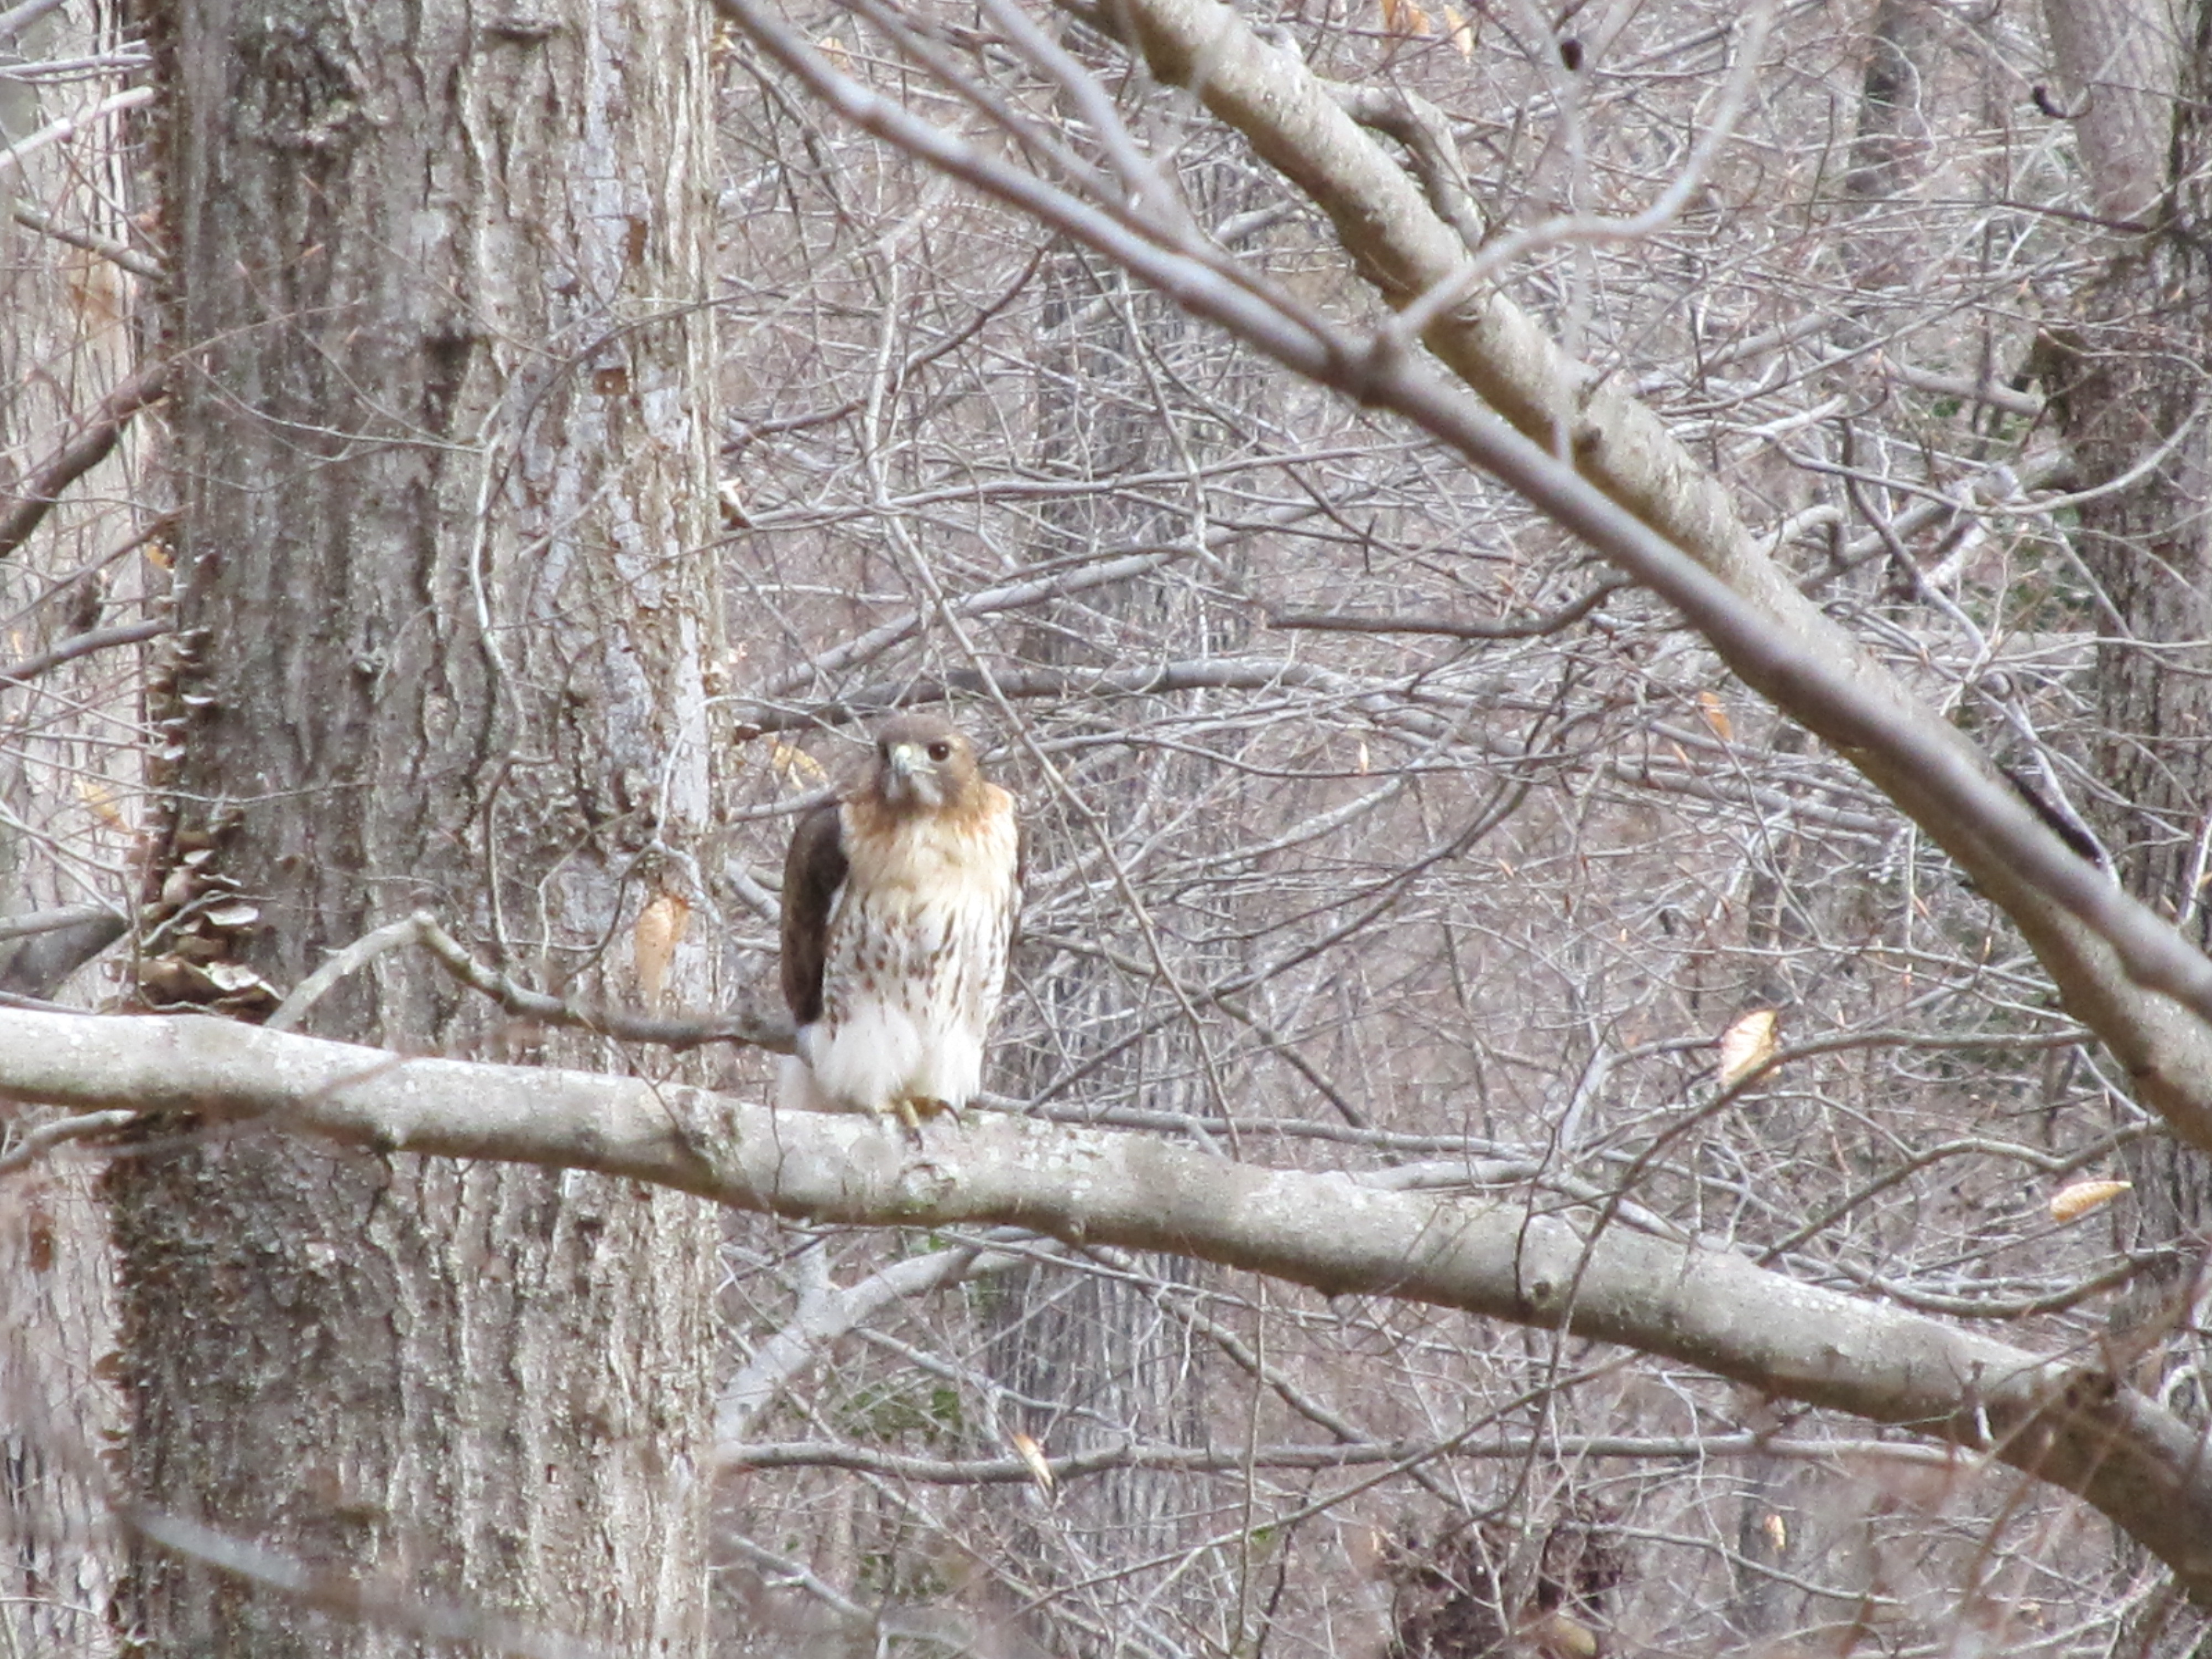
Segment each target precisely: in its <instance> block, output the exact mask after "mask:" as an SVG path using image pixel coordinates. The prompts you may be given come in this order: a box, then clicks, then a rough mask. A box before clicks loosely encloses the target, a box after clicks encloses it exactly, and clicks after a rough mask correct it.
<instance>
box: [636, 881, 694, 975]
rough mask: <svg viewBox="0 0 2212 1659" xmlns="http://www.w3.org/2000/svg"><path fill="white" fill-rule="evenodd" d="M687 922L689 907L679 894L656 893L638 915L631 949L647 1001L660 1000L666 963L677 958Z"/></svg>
mask: <svg viewBox="0 0 2212 1659" xmlns="http://www.w3.org/2000/svg"><path fill="white" fill-rule="evenodd" d="M690 920H691V906H690V903H689V902H687V901H686V900H685V899H684V897H683V896H682V895H681V894H678V893H670V892H659V893H655V894H654V895H653V898H652V900H651V902H648V903H647V905H646V907H645V908H643V909H642V910H641V911H639V912H638V913H637V927H636V928H635V931H634V933H632V936H631V948H632V951H633V953H634V955H635V958H636V961H637V979H638V983H639V984H640V985H641V986H642V987H644V988H645V1000H647V1002H659V1000H660V987H661V986H662V985H664V984H665V983H666V981H667V979H668V966H669V963H671V962H673V961H674V960H675V959H676V947H677V945H678V944H679V943H681V942H682V940H683V938H684V927H685V926H686V925H687V924H688V923H689V922H690Z"/></svg>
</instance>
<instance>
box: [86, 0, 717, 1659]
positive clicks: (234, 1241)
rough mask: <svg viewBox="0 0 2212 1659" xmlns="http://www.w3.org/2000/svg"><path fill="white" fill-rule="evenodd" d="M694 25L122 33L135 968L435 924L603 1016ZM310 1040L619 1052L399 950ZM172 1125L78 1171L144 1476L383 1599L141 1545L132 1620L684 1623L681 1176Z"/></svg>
mask: <svg viewBox="0 0 2212 1659" xmlns="http://www.w3.org/2000/svg"><path fill="white" fill-rule="evenodd" d="M156 25H157V27H156V31H155V44H156V46H157V50H158V52H159V53H160V63H161V71H162V74H163V76H164V80H165V83H166V87H167V91H168V95H169V100H170V102H169V110H170V120H169V125H168V128H167V138H166V149H165V152H164V154H163V156H162V158H161V167H162V186H163V193H164V201H165V205H166V211H167V240H168V242H169V245H170V247H171V250H172V258H173V262H174V265H173V269H174V292H173V307H172V311H171V315H170V328H171V333H172V338H173V344H174V346H175V348H176V349H178V350H179V352H180V353H181V354H182V355H183V357H184V361H185V362H188V363H189V364H190V366H191V372H190V373H188V374H184V375H182V376H180V385H179V391H178V394H177V399H176V406H175V409H174V414H173V420H174V431H175V441H176V450H177V471H178V475H179V479H180V481H181V483H180V489H181V493H182V496H183V501H182V504H181V506H182V534H181V544H180V547H179V558H178V564H177V575H176V581H177V609H178V620H179V624H180V626H181V627H182V628H184V629H186V630H188V631H187V633H186V634H185V640H186V641H187V642H188V644H189V646H190V647H191V656H190V657H189V658H188V659H187V660H186V661H185V665H183V667H182V668H181V669H180V671H179V673H178V674H177V676H176V677H175V681H174V684H173V686H171V687H168V688H166V695H165V696H162V697H158V698H157V702H156V704H155V708H154V709H153V711H152V712H153V714H155V717H156V718H158V719H161V720H165V721H166V722H167V727H166V729H167V731H168V732H170V733H171V734H172V743H171V747H170V756H171V758H172V759H173V767H172V768H171V769H170V770H169V772H168V773H167V775H165V776H164V778H163V779H162V780H161V781H162V782H164V783H165V784H167V785H168V786H170V787H171V789H172V793H171V794H170V796H169V803H170V805H169V812H168V816H167V821H166V822H165V823H163V824H162V825H161V845H160V849H159V854H158V856H157V860H156V863H157V867H156V868H155V871H154V873H153V875H152V877H151V878H150V879H149V906H150V908H149V915H150V917H151V919H152V921H153V927H152V929H151V931H150V932H149V938H148V939H147V941H146V944H145V947H144V969H143V989H144V991H145V993H146V994H147V996H148V998H149V1000H155V1001H188V1002H197V1003H201V1004H205V1005H209V1006H214V1007H216V1008H219V1009H224V1010H234V1011H238V1012H246V1013H249V1014H252V1013H258V1012H264V1011H265V1010H266V1009H267V1007H268V1006H270V1000H271V998H272V996H273V995H274V994H281V993H283V992H285V991H289V989H291V988H292V987H295V986H296V985H298V983H299V982H300V981H301V980H302V979H303V978H305V977H306V976H307V975H308V974H309V973H311V972H312V971H313V970H314V969H317V968H319V967H320V966H321V965H323V963H325V960H326V958H327V957H329V955H330V953H331V951H335V950H337V949H340V948H342V947H343V946H344V945H348V944H350V943H351V942H353V941H354V940H356V939H358V938H360V937H361V936H362V934H364V933H368V932H369V931H370V930H371V929H373V928H374V927H377V926H379V925H380V924H381V923H384V922H387V921H391V920H392V919H394V918H395V917H398V916H401V915H405V914H406V913H408V912H409V911H410V910H411V909H413V908H416V907H418V906H427V907H428V908H430V909H432V910H433V911H435V913H436V914H437V915H439V916H440V917H441V919H442V920H443V921H444V922H445V923H446V925H447V927H449V928H450V929H452V930H453V931H454V932H455V933H457V934H459V935H460V936H463V937H464V938H465V939H468V940H469V941H470V942H471V945H473V947H474V948H475V949H476V950H477V952H478V953H479V954H480V955H482V956H485V957H492V958H495V959H497V960H499V961H501V962H502V963H504V964H506V965H507V967H508V968H509V969H511V970H513V971H515V972H517V973H518V974H520V975H524V976H526V977H528V978H531V979H533V980H536V981H538V982H540V983H542V984H544V985H546V986H547V987H549V988H552V989H555V990H569V989H574V988H578V987H582V988H585V989H586V992H587V994H606V995H611V996H618V997H619V996H629V997H631V998H635V994H636V990H635V987H636V985H637V983H638V979H639V974H638V973H634V972H631V971H628V970H621V971H616V970H614V963H613V962H612V961H611V955H610V953H611V948H612V947H613V946H614V945H616V944H617V942H621V943H623V944H625V945H626V944H627V941H628V940H629V937H630V935H629V932H628V925H629V924H630V923H631V922H632V921H634V920H635V917H636V916H637V915H638V913H639V911H640V909H641V906H642V905H643V904H644V903H646V902H649V901H651V900H653V898H654V897H655V896H656V894H657V893H658V892H659V890H662V889H663V888H665V889H666V890H669V891H670V892H671V894H672V895H673V896H675V897H677V898H690V897H696V896H697V895H696V893H691V892H689V891H686V890H684V888H685V886H686V884H685V883H684V881H683V879H682V875H683V872H684V870H685V869H687V868H688V865H687V863H686V860H685V857H684V854H685V853H686V850H687V848H688V847H689V845H690V842H692V841H693V840H694V838H695V837H696V836H697V835H698V834H699V833H700V831H701V830H702V827H703V825H704V823H705V819H706V816H707V811H708V746H707V743H706V720H705V715H704V703H703V695H702V687H701V667H702V659H704V657H705V656H706V655H707V653H708V652H710V651H711V649H712V647H713V643H714V634H715V629H716V621H715V618H716V614H717V612H716V606H715V598H714V583H713V580H712V572H711V567H710V563H709V560H708V555H707V554H706V553H705V552H704V551H703V550H702V549H703V544H704V543H705V541H706V539H707V537H706V527H705V525H704V522H703V520H702V505H703V504H705V503H708V502H710V501H711V500H712V491H711V488H710V485H709V473H708V424H709V423H708V416H707V413H706V410H705V409H704V408H703V406H702V405H703V404H704V402H705V399H706V398H707V395H708V394H707V388H708V384H709V382H708V373H709V368H710V365H711V362H712V340H711V331H710V328H709V325H708V314H709V313H707V312H706V311H705V310H704V309H702V307H701V306H700V304H699V302H700V301H702V299H703V297H704V295H705V294H706V292H707V251H708V230H709V206H710V203H709V200H708V196H707V189H708V179H709V176H710V175H709V173H708V143H709V137H710V134H709V130H708V120H707V99H706V88H705V68H706V61H707V60H706V50H705V46H706V43H705V40H704V39H703V33H704V31H703V27H702V11H701V9H699V8H697V7H696V6H692V5H690V4H688V3H685V0H640V3H634V4H632V5H629V6H627V7H624V8H622V9H620V10H618V11H612V10H606V9H597V8H592V7H590V6H586V5H584V4H582V3H580V0H564V3H549V4H548V5H546V6H544V7H541V8H538V9H532V10H531V11H529V12H528V13H527V15H522V14H512V15H510V14H508V13H505V12H501V13H499V14H497V15H489V14H486V15H478V14H477V13H476V12H475V11H474V10H473V9H471V8H467V7H463V6H459V5H456V4H453V3H450V0H413V3H409V4H404V5H396V6H379V5H369V4H362V3H349V0H276V3H275V4H272V5H269V6H264V7H257V8H252V9H236V8H234V7H232V6H231V5H229V4H228V3H227V0H179V3H178V4H177V5H175V6H174V7H173V8H170V9H166V10H164V11H163V12H162V13H161V15H159V17H158V19H157V20H156ZM695 967H696V964H695V963H692V962H690V961H689V960H688V959H686V958H684V957H678V961H677V972H678V978H677V980H676V981H675V982H676V983H677V984H678V985H679V986H680V987H682V989H683V992H684V995H685V996H686V997H687V999H694V1000H696V999H697V998H699V997H700V996H702V994H703V993H702V987H701V986H700V985H698V984H697V983H696V982H694V981H696V974H695V973H694V972H693V969H694V968H695ZM640 970H641V972H642V973H643V974H644V976H645V977H646V978H647V980H648V981H650V980H653V979H655V978H657V975H653V974H652V973H651V971H650V970H649V969H644V967H643V965H642V964H640ZM308 1023H309V1026H310V1028H311V1029H314V1030H319V1031H320V1032H322V1033H323V1034H325V1035H329V1036H343V1037H348V1038H353V1039H357V1040H362V1041H367V1042H376V1043H380V1044H383V1045H386V1046H388V1047H391V1048H397V1049H399V1050H401V1051H403V1052H405V1051H412V1052H418V1053H420V1052H432V1051H435V1052H439V1053H445V1054H459V1055H468V1056H474V1057H483V1058H505V1059H518V1060H525V1059H526V1060H554V1061H559V1062H562V1063H567V1064H592V1063H598V1064H607V1063H610V1062H613V1061H616V1060H617V1059H618V1058H619V1057H618V1056H617V1055H616V1054H613V1053H612V1052H611V1048H609V1047H608V1046H607V1045H601V1044H598V1043H595V1042H589V1041H584V1040H574V1039H570V1040H559V1041H556V1040H554V1039H552V1038H550V1037H549V1036H546V1035H545V1034H544V1033H542V1032H538V1031H534V1030H518V1029H516V1028H514V1027H513V1026H512V1025H508V1024H502V1023H501V1022H500V1021H498V1020H497V1019H495V1018H493V1017H492V1016H491V1015H489V1013H487V1012H486V1005H485V1004H483V1001H482V1000H480V999H477V998H475V997H474V996H473V994H468V993H464V992H462V991H460V990H459V989H458V988H457V987H455V986H454V985H453V984H452V983H451V982H450V981H447V979H445V978H444V977H443V976H442V975H441V974H440V973H439V972H438V971H437V970H436V969H435V967H433V966H432V965H431V964H429V963H428V962H427V960H426V959H424V958H422V957H420V956H419V955H417V954H416V953H414V952H411V951H399V952H390V953H386V954H385V955H383V956H381V957H377V958H376V959H375V960H374V962H373V963H369V964H368V965H366V966H365V967H362V968H360V969H357V970H356V971H355V972H354V973H353V974H351V975H349V977H348V978H346V979H345V980H344V981H343V982H342V983H341V984H340V986H339V987H337V989H336V990H334V991H333V992H332V993H331V994H330V995H329V996H328V997H327V998H325V1000H323V1001H321V1002H320V1003H319V1004H317V1005H316V1006H314V1008H313V1012H312V1013H311V1014H310V1015H309V1021H308ZM173 1127H175V1128H176V1129H177V1130H179V1132H180V1133H176V1134H174V1135H173V1136H170V1137H166V1138H161V1139H155V1140H153V1141H151V1142H150V1143H149V1146H147V1147H146V1148H145V1149H144V1152H143V1156H141V1157H139V1158H135V1159H130V1160H125V1161H124V1162H123V1163H122V1164H119V1166H118V1169H117V1170H116V1172H115V1175H114V1176H113V1178H112V1189H113V1194H114V1200H115V1206H116V1215H117V1228H118V1237H119V1240H120V1243H121V1247H122V1250H123V1279H124V1284H123V1294H124V1301H125V1325H126V1328H125V1344H124V1358H125V1375H126V1377H127V1383H128V1387H129V1389H130V1392H131V1408H132V1422H131V1438H130V1443H129V1456H128V1485H129V1491H130V1493H131V1498H132V1499H133V1500H134V1502H135V1503H137V1504H138V1505H140V1506H142V1510H143V1511H144V1512H146V1513H149V1514H150V1515H153V1516H160V1517H164V1518H166V1519H167V1520H168V1521H170V1522H178V1521H182V1522H197V1523H200V1524H202V1525H204V1526H205V1527H206V1528H211V1529H214V1530H216V1531H218V1532H221V1533H223V1534H232V1535H235V1536H238V1537H240V1538H243V1539H246V1540H248V1541H252V1542H254V1543H257V1544H258V1545H260V1546H262V1547H264V1548H266V1549H270V1550H272V1551H274V1552H276V1553H277V1554H278V1555H279V1556H280V1557H283V1558H289V1559H294V1560H295V1561H296V1562H298V1563H299V1564H300V1565H303V1566H305V1567H307V1569H309V1570H311V1571H316V1572H320V1573H330V1574H337V1575H340V1576H342V1577H350V1576H353V1575H373V1576H374V1579H375V1580H376V1582H377V1583H378V1584H379V1585H380V1586H382V1587H385V1588H386V1589H390V1590H393V1591H395V1592H396V1595H397V1600H396V1601H395V1602H394V1604H393V1605H394V1606H395V1607H397V1608H398V1613H397V1615H396V1617H394V1618H391V1619H387V1620H385V1621H384V1625H383V1626H382V1627H376V1626H372V1625H370V1624H368V1623H353V1622H341V1621H339V1620H336V1619H334V1618H333V1617H331V1615H329V1614H326V1613H308V1612H306V1611H304V1610H302V1608H301V1607H299V1606H298V1605H297V1604H295V1603H293V1602H290V1601H286V1600H284V1599H282V1598H281V1597H279V1596H278V1595H275V1594H273V1593H271V1592H270V1591H268V1590H265V1589H258V1588H255V1587H252V1586H250V1585H248V1584H247V1583H244V1582H241V1581H240V1580H239V1579H237V1578H235V1577H225V1576H224V1575H223V1574H222V1572H220V1571H216V1569H215V1568H213V1567H212V1566H210V1565H208V1564H206V1563H205V1562H204V1561H203V1560H201V1559H196V1558H194V1557H193V1556H192V1555H191V1554H190V1553H175V1552H173V1551H165V1550H161V1549H156V1548H155V1547H153V1546H152V1545H151V1544H150V1543H148V1544H145V1545H143V1546H142V1547H141V1549H140V1551H139V1553H138V1554H137V1559H136V1560H135V1562H134V1565H133V1571H132V1577H131V1583H130V1584H129V1586H128V1589H127V1593H126V1595H125V1601H124V1606H123V1608H122V1614H123V1617H124V1618H125V1620H127V1622H128V1625H129V1626H131V1627H132V1628H135V1629H137V1630H139V1631H141V1632H143V1641H144V1643H145V1645H146V1647H147V1648H148V1650H151V1651H155V1652H162V1653H178V1654H185V1653H193V1654H200V1653H240V1654H246V1653H251V1654H253V1655H255V1656H257V1659H268V1656H276V1655H287V1654H301V1655H305V1654H309V1653H313V1654H316V1655H324V1654H329V1653H335V1652H345V1653H356V1652H358V1653H387V1652H411V1651H415V1650H416V1642H415V1641H414V1639H413V1638H411V1637H410V1636H409V1635H407V1634H406V1633H405V1630H404V1626H406V1625H407V1624H408V1623H409V1622H410V1618H411V1616H412V1615H411V1614H410V1611H409V1610H410V1608H411V1609H413V1610H414V1611H415V1612H416V1613H419V1612H420V1611H421V1609H422V1607H423V1606H425V1605H428V1604H429V1603H434V1602H435V1603H446V1604H453V1603H459V1605H460V1606H461V1607H463V1608H464V1609H467V1610H470V1611H469V1612H468V1613H466V1615H465V1616H470V1617H474V1616H477V1614H478V1613H482V1614H484V1615H499V1616H505V1617H509V1618H514V1619H518V1620H521V1621H523V1622H524V1623H526V1624H527V1625H530V1626H535V1627H538V1628H543V1629H551V1630H556V1631H560V1632H567V1633H568V1634H571V1635H574V1636H576V1637H580V1638H586V1639H588V1640H591V1641H595V1642H599V1643H602V1644H605V1645H606V1646H607V1647H608V1648H609V1649H611V1650H618V1651H622V1652H626V1653H641V1652H654V1653H683V1652H696V1651H698V1650H700V1649H701V1646H702V1635H703V1630H704V1619H703V1613H704V1607H703V1602H704V1592H705V1583H706V1571H705V1568H706V1562H705V1558H704V1549H703V1536H704V1534H703V1514H702V1504H701V1499H702V1498H703V1495H704V1494H703V1492H702V1490H701V1487H700V1484H699V1482H698V1481H697V1480H696V1476H695V1473H694V1471H695V1468H696V1458H697V1456H698V1455H699V1454H700V1450H701V1448H702V1440H703V1437H704V1435H705V1433H706V1432H707V1409H708V1398H709V1393H708V1390H709V1383H710V1377H709V1364H710V1359H711V1347H712V1345H711V1332H712V1326H711V1323H710V1296H711V1291H712V1287H713V1284H714V1273H713V1261H714V1243H715V1237H716V1228H715V1222H714V1212H713V1211H712V1209H711V1208H710V1207H708V1206H703V1205H702V1204H700V1203H698V1202H696V1201H695V1200H689V1199H684V1198H681V1197H678V1196H676V1195H673V1194H668V1193H665V1192H657V1191H648V1190H647V1189H645V1188H639V1187H636V1186H634V1185H632V1184H630V1183H626V1182H612V1181H608V1180H605V1179H601V1178H596V1177H593V1178H581V1177H576V1176H566V1177H563V1176H556V1175H553V1174H550V1173H545V1172H540V1171H538V1170H529V1169H523V1168H516V1167H508V1166H495V1165H471V1164H454V1163H451V1162H440V1161H435V1160H425V1159H419V1158H410V1157H405V1156H392V1157H374V1156H367V1155H355V1154H350V1153H345V1152H325V1151H320V1150H314V1149H309V1148H307V1147H304V1146H301V1145H299V1144H297V1143H295V1142H287V1141H283V1140H279V1139H276V1138H275V1137H262V1136H259V1135H255V1134H251V1133H247V1134H241V1135H238V1136H235V1137H232V1138H228V1139H204V1138H201V1137H199V1136H197V1135H195V1134H193V1133H191V1130H190V1126H189V1124H179V1125H175V1126H173Z"/></svg>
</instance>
